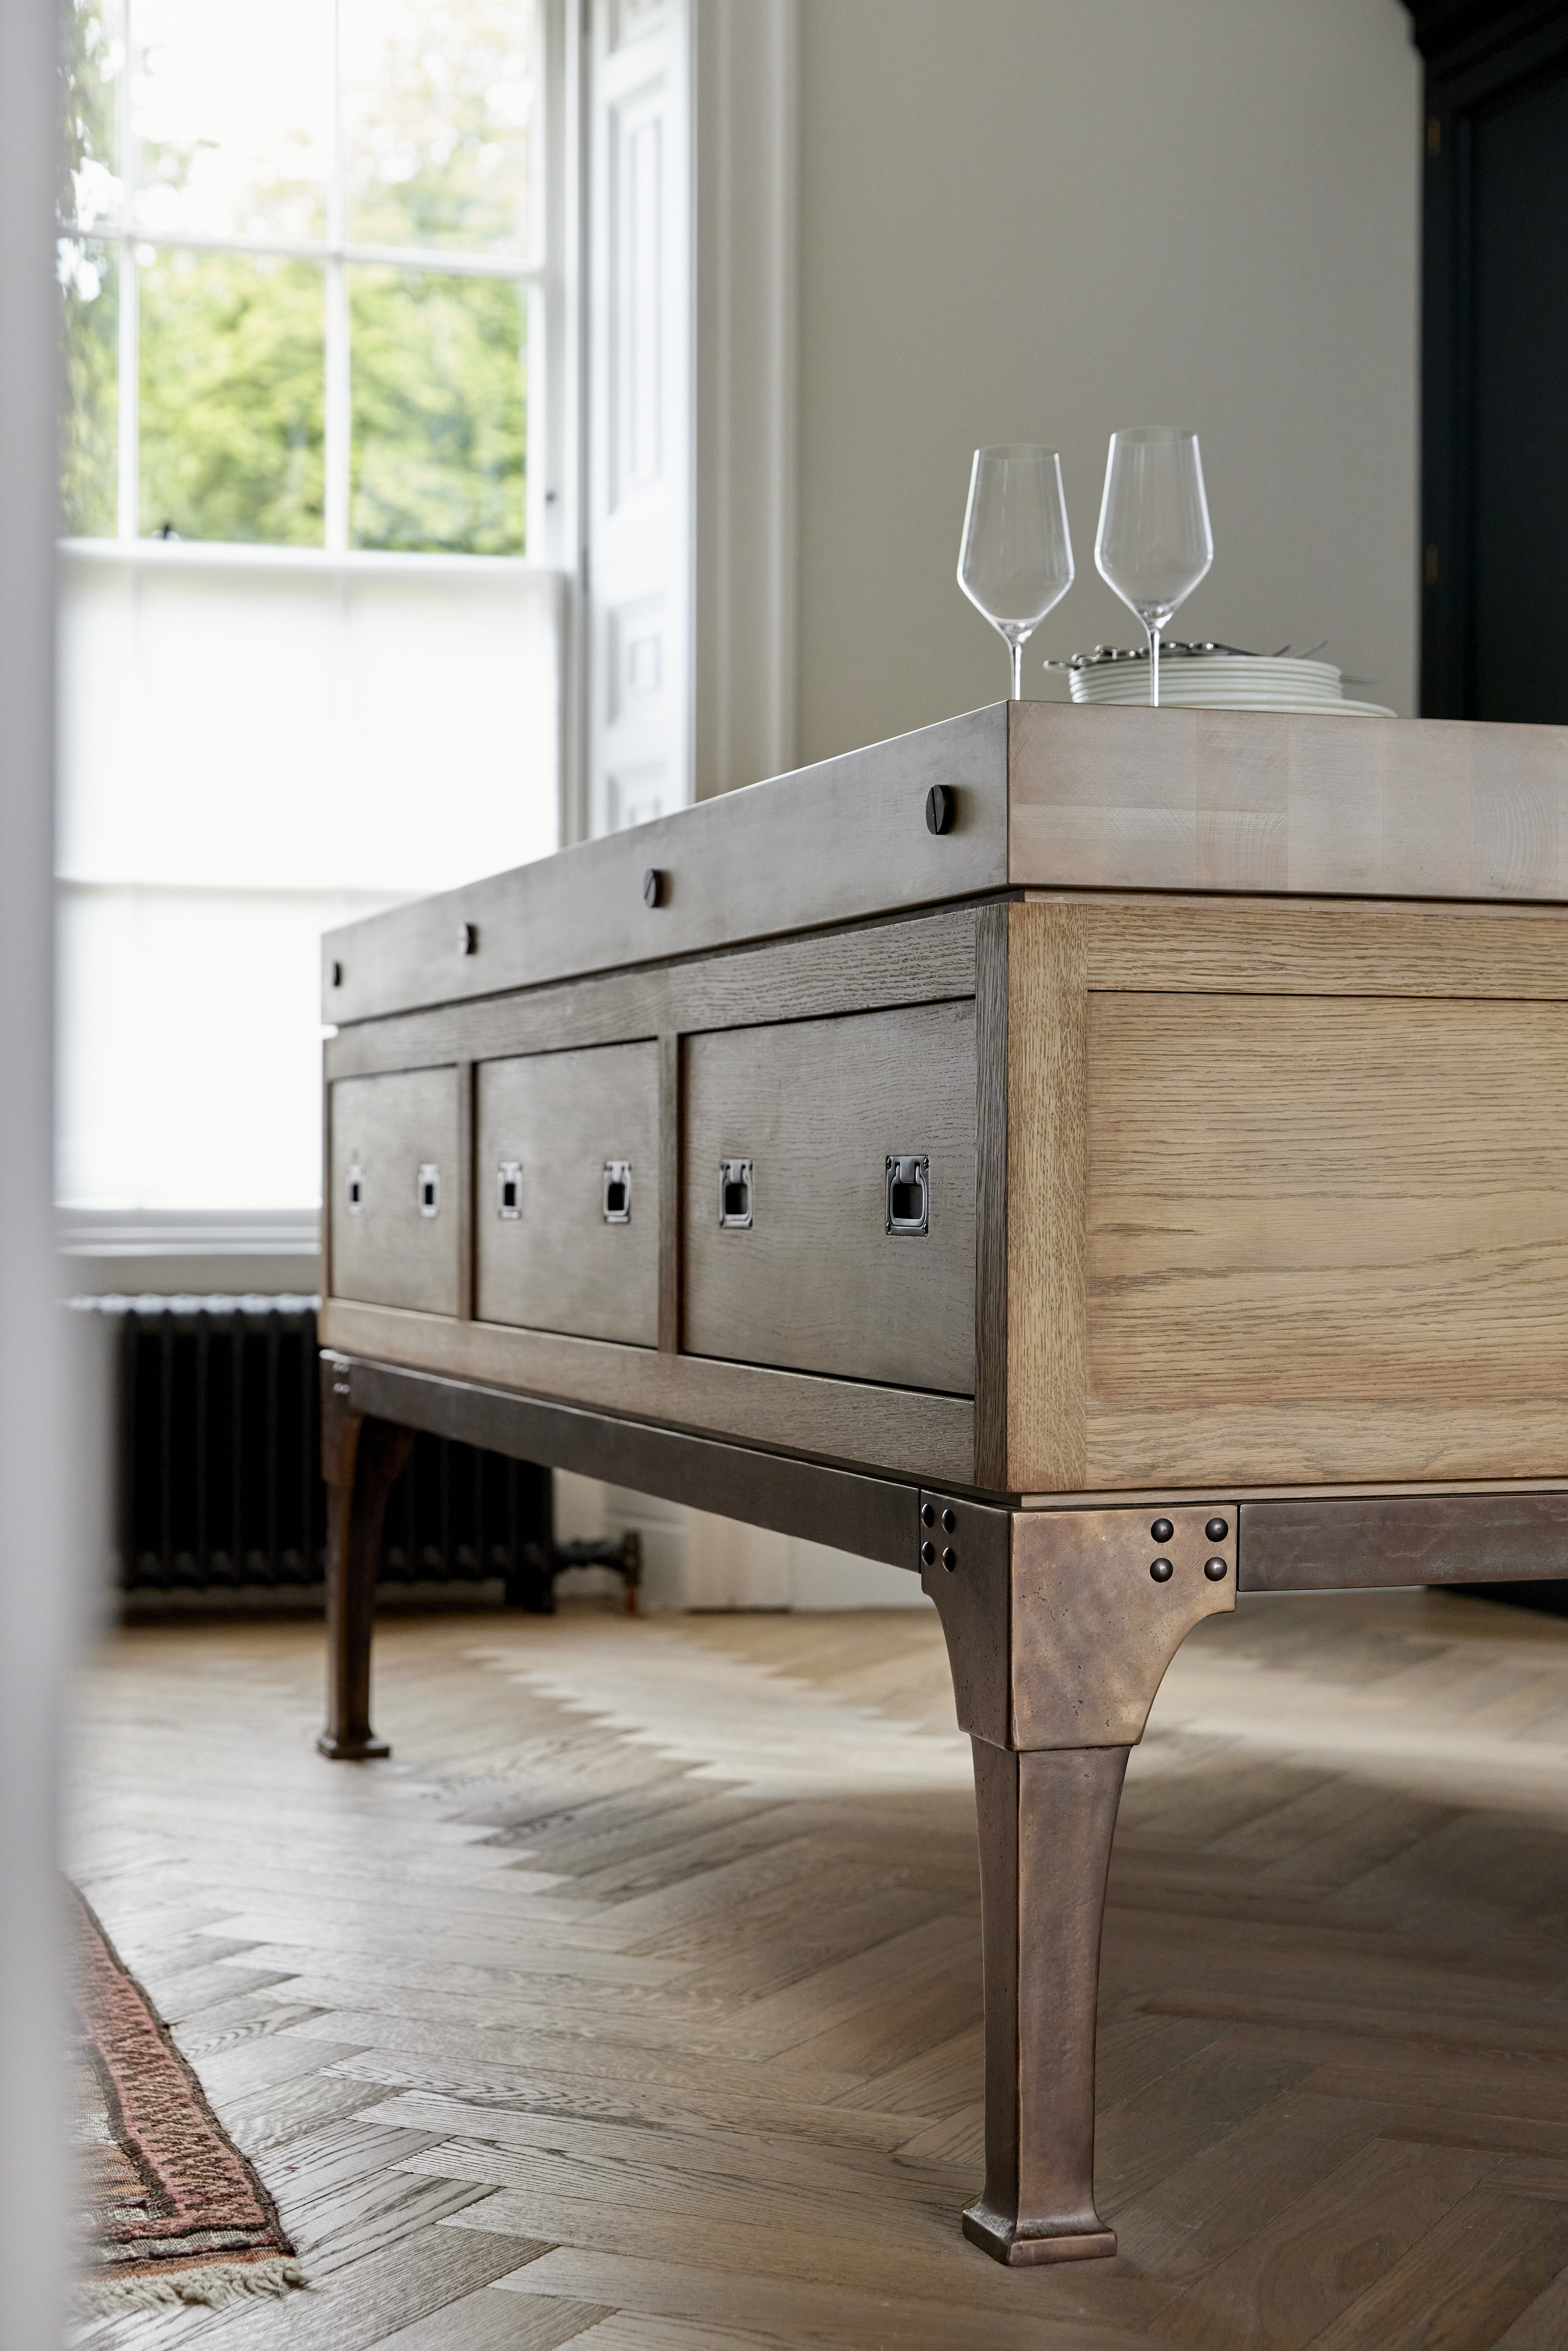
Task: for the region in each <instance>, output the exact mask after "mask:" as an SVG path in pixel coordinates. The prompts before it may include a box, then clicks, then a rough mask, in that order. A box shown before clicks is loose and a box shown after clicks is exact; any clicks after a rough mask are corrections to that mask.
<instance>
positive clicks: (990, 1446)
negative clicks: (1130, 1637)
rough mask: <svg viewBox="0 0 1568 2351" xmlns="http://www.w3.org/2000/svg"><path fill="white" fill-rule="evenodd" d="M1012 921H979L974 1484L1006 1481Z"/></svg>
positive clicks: (1004, 915) (988, 909) (1002, 910)
mask: <svg viewBox="0 0 1568 2351" xmlns="http://www.w3.org/2000/svg"><path fill="white" fill-rule="evenodd" d="M1008 926H1009V914H1008V908H1007V907H1006V906H1005V905H1000V906H983V907H981V908H980V910H979V913H978V914H977V917H976V926H975V1123H976V1133H977V1141H976V1151H975V1482H976V1484H977V1485H978V1486H982V1487H988V1488H991V1489H1001V1488H1003V1487H1005V1485H1006V1483H1007V1468H1008V1463H1007V1448H1008V1259H1007V1201H1008Z"/></svg>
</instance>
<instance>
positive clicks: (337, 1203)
mask: <svg viewBox="0 0 1568 2351" xmlns="http://www.w3.org/2000/svg"><path fill="white" fill-rule="evenodd" d="M329 1120H330V1124H329V1161H330V1167H329V1193H328V1198H329V1210H328V1215H329V1220H330V1233H331V1252H332V1256H331V1266H332V1272H331V1280H332V1294H333V1296H334V1297H335V1298H362V1299H363V1300H365V1301H366V1302H367V1303H368V1304H370V1305H373V1306H412V1307H415V1308H417V1309H419V1310H420V1311H422V1312H423V1313H426V1314H455V1313H456V1311H457V1253H458V1245H459V1235H460V1229H461V1226H462V1222H463V1219H462V1217H461V1215H460V1213H459V1201H458V1185H459V1180H460V1170H459V1164H458V1147H457V1072H456V1071H455V1070H453V1069H445V1070H398V1071H391V1072H389V1073H388V1074H387V1075H386V1076H384V1077H373V1078H340V1079H339V1080H338V1081H337V1082H336V1083H335V1084H334V1085H333V1087H332V1090H331V1107H330V1112H329Z"/></svg>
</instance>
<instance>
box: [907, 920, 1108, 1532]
mask: <svg viewBox="0 0 1568 2351" xmlns="http://www.w3.org/2000/svg"><path fill="white" fill-rule="evenodd" d="M1085 987H1086V976H1085V964H1084V947H1083V917H1082V912H1081V910H1080V909H1079V908H1078V907H1076V906H1013V907H1011V908H1009V916H1008V1047H1007V1069H1008V1133H1007V1262H1008V1277H1007V1288H1008V1297H1007V1365H1008V1372H1007V1432H1008V1435H1007V1468H1006V1475H1005V1477H1004V1479H1002V1481H1001V1483H1002V1485H1003V1486H1004V1488H1006V1489H1010V1490H1011V1491H1013V1492H1022V1491H1024V1490H1026V1489H1029V1490H1034V1491H1039V1490H1043V1489H1050V1488H1051V1487H1067V1486H1071V1487H1080V1486H1082V1485H1084V1484H1085V1483H1086V1482H1087V1478H1086V1455H1085V1449H1084V1447H1085V1437H1084V1418H1083V1408H1084V1362H1085V1355H1084V1336H1085V1334H1084V1225H1083V1219H1084V1198H1085V1160H1084V1150H1085V1125H1086V1118H1085V1108H1086V1104H1085V1087H1086V1084H1087V1069H1086V1059H1085V1057H1086V1050H1087V1026H1086V1007H1087V996H1086V993H1085ZM932 1482H936V1481H935V1480H933V1481H932Z"/></svg>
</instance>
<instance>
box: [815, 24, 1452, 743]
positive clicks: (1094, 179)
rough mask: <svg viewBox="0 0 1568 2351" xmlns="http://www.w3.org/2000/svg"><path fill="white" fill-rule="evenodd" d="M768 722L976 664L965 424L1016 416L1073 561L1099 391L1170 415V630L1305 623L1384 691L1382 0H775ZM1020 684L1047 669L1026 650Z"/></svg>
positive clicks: (970, 435) (1388, 456)
mask: <svg viewBox="0 0 1568 2351" xmlns="http://www.w3.org/2000/svg"><path fill="white" fill-rule="evenodd" d="M801 60H802V63H801V89H800V137H801V148H800V191H801V199H800V201H801V214H800V287H799V349H800V453H799V463H800V510H799V533H800V558H799V560H800V585H799V593H800V622H799V646H800V653H799V663H800V672H799V674H800V684H799V696H800V703H799V714H798V716H799V734H798V742H799V756H800V758H801V759H802V760H807V759H816V758H825V757H827V756H829V755H830V754H831V753H833V752H837V751H841V750H846V749H849V748H850V747H852V746H854V745H856V744H860V743H864V742H871V741H874V740H876V739H877V738H879V737H883V736H887V735H894V734H898V733H900V732H902V731H903V730H904V729H905V728H907V727H912V726H924V725H925V724H926V723H927V722H929V721H931V720H933V719H937V718H945V717H946V716H949V714H951V713H952V712H955V711H959V710H965V709H968V708H971V707H972V706H974V705H976V704H977V703H983V702H991V701H997V700H999V699H1000V698H1001V696H1002V695H1004V694H1005V692H1006V690H1007V684H1006V676H1007V673H1006V668H1005V655H1004V653H1003V652H1002V649H1001V646H1000V643H999V641H998V639H997V638H996V637H995V635H994V632H992V631H991V630H990V629H989V628H988V626H987V624H986V623H985V622H983V621H982V620H981V619H980V618H979V616H978V615H977V613H975V612H973V611H971V610H970V608H969V607H968V606H967V604H966V603H965V601H964V600H963V599H962V597H961V596H960V594H959V592H958V590H957V588H956V585H955V582H954V578H953V571H954V564H955V561H956V555H957V547H958V533H959V527H960V524H961V521H962V518H963V508H964V496H965V489H966V485H967V475H968V466H969V457H970V454H971V452H972V450H973V449H974V448H975V447H976V446H977V444H980V443H983V442H991V441H1014V440H1017V441H1042V442H1046V443H1048V444H1053V445H1055V446H1056V447H1059V448H1060V449H1061V453H1062V462H1063V466H1064V470H1065V474H1066V480H1067V493H1068V504H1069V511H1070V515H1071V524H1072V531H1073V539H1074V551H1075V553H1076V556H1077V559H1078V573H1079V579H1078V584H1077V586H1076V587H1075V588H1074V589H1073V590H1072V593H1071V595H1070V596H1069V597H1068V598H1067V600H1066V601H1065V602H1064V603H1063V604H1062V605H1061V607H1060V608H1059V609H1058V611H1056V612H1055V613H1053V614H1052V615H1051V618H1050V619H1049V620H1048V621H1047V622H1046V623H1045V625H1044V627H1043V629H1042V630H1041V632H1040V637H1039V639H1038V640H1037V643H1038V646H1039V649H1040V653H1044V652H1051V653H1071V652H1074V651H1078V650H1082V649H1084V648H1087V647H1089V646H1091V645H1092V644H1094V643H1097V642H1101V641H1104V642H1111V643H1123V644H1129V643H1134V642H1135V641H1136V639H1137V635H1138V632H1137V631H1136V628H1135V626H1134V622H1132V619H1131V616H1130V615H1129V614H1128V613H1127V611H1125V609H1124V607H1123V606H1122V605H1120V604H1119V603H1118V602H1117V601H1116V600H1115V599H1114V598H1113V596H1112V594H1111V591H1110V590H1109V589H1107V588H1106V587H1105V586H1104V584H1103V582H1102V581H1101V580H1099V578H1098V577H1097V575H1096V574H1095V572H1094V568H1093V536H1094V526H1095V521H1096V517H1097V516H1098V512H1099V500H1100V486H1101V482H1102V479H1103V472H1104V462H1105V444H1106V438H1107V436H1108V434H1110V432H1111V431H1112V430H1113V428H1114V427H1116V426H1118V425H1124V424H1143V423H1150V424H1152V423H1179V424H1185V425H1189V426H1193V427H1196V429H1197V431H1198V432H1199V434H1201V436H1202V441H1203V451H1204V460H1205V465H1206V468H1207V476H1208V486H1209V496H1210V504H1211V507H1212V512H1213V520H1214V529H1215V539H1216V548H1217V552H1216V558H1215V564H1214V569H1213V570H1212V572H1211V573H1210V575H1209V578H1208V580H1207V581H1206V582H1205V583H1204V585H1203V586H1202V587H1201V588H1200V589H1199V590H1197V594H1196V595H1195V596H1194V597H1193V598H1192V600H1191V602H1190V603H1189V604H1188V605H1187V606H1186V607H1185V608H1184V611H1183V612H1182V613H1181V615H1180V616H1179V618H1178V621H1177V623H1176V633H1177V634H1178V635H1186V634H1192V635H1201V636H1218V637H1221V638H1224V639H1227V640H1228V641H1229V642H1230V643H1236V644H1242V645H1248V646H1251V647H1253V648H1255V649H1257V650H1260V651H1262V652H1270V653H1271V652H1273V651H1274V650H1275V649H1276V648H1277V647H1279V646H1281V645H1282V644H1284V643H1287V642H1289V643H1291V644H1292V645H1293V646H1295V647H1296V649H1297V650H1298V651H1305V650H1307V649H1308V648H1309V647H1310V646H1312V644H1313V643H1315V642H1316V641H1317V640H1318V639H1319V638H1322V637H1326V638H1327V639H1328V641H1329V644H1328V651H1327V658H1329V659H1331V660H1333V661H1336V662H1338V663H1339V664H1341V666H1342V667H1343V669H1345V670H1346V672H1347V673H1349V674H1354V676H1356V677H1357V678H1362V679H1365V680H1366V681H1367V682H1368V683H1367V684H1366V686H1365V688H1364V693H1365V694H1366V695H1368V696H1369V697H1370V698H1372V699H1375V700H1378V701H1385V702H1388V703H1391V704H1393V705H1395V706H1396V707H1397V708H1398V709H1400V710H1402V711H1406V712H1408V711H1409V710H1411V709H1412V708H1413V706H1414V705H1413V696H1414V693H1415V676H1416V592H1417V591H1416V534H1417V521H1416V323H1417V322H1416V293H1417V256H1418V243H1419V237H1418V197H1419V168H1420V166H1419V123H1420V72H1419V60H1418V59H1417V57H1416V52H1415V50H1414V48H1413V47H1412V45H1411V42H1410V37H1409V20H1408V17H1407V16H1406V11H1405V9H1404V8H1403V7H1402V6H1401V5H1399V0H1306V4H1305V5H1304V0H1179V5H1166V6H1156V5H1155V0H963V5H959V0H802V28H801ZM1026 681H1027V682H1026V686H1025V691H1026V693H1027V694H1030V695H1044V694H1047V693H1049V692H1052V691H1055V692H1057V693H1061V691H1062V689H1061V687H1060V686H1056V687H1054V688H1053V686H1052V685H1051V684H1049V683H1048V681H1047V679H1046V677H1045V676H1044V674H1042V672H1041V669H1040V661H1039V658H1038V656H1037V655H1036V653H1035V648H1034V647H1031V648H1030V659H1028V660H1027V661H1026Z"/></svg>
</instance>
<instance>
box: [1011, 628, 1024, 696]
mask: <svg viewBox="0 0 1568 2351" xmlns="http://www.w3.org/2000/svg"><path fill="white" fill-rule="evenodd" d="M1008 651H1009V653H1011V655H1012V657H1013V694H1012V698H1013V700H1014V701H1015V702H1021V701H1022V700H1023V646H1022V645H1021V644H1019V643H1015V642H1014V641H1013V640H1012V639H1011V638H1009V641H1008Z"/></svg>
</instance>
